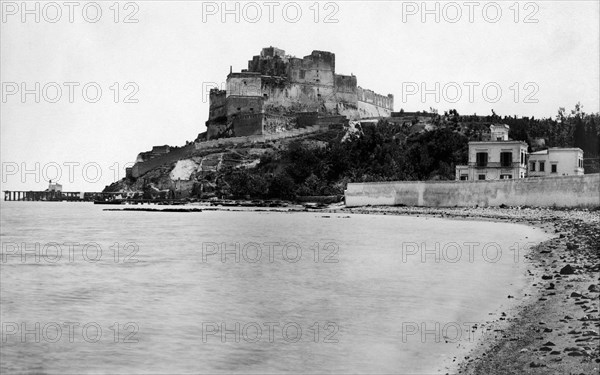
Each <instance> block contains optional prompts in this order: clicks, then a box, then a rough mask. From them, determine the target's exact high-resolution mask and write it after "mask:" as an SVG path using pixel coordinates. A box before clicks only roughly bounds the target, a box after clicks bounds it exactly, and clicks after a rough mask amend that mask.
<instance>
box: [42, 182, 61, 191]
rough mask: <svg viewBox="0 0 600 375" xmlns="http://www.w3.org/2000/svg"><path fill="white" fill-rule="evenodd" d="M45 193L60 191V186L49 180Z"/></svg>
mask: <svg viewBox="0 0 600 375" xmlns="http://www.w3.org/2000/svg"><path fill="white" fill-rule="evenodd" d="M46 191H62V185H61V184H58V183H56V182H52V180H50V181H49V183H48V189H47V190H46Z"/></svg>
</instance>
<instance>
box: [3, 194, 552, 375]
mask: <svg viewBox="0 0 600 375" xmlns="http://www.w3.org/2000/svg"><path fill="white" fill-rule="evenodd" d="M103 208H105V207H102V206H94V205H91V204H85V203H46V202H2V210H1V211H2V213H1V224H2V228H1V239H2V260H1V263H0V268H1V272H0V274H1V276H0V281H1V296H0V303H1V308H0V313H1V318H2V319H1V320H2V344H1V345H2V350H1V354H0V359H1V367H0V370H1V371H0V372H2V373H21V372H24V373H32V372H35V373H61V374H65V373H68V374H81V373H394V374H401V373H432V372H434V373H435V372H437V371H438V370H440V371H443V370H444V367H445V366H446V365H447V364H448V363H450V362H451V360H452V357H453V356H454V355H456V354H457V353H459V351H460V350H464V348H465V347H468V346H469V345H470V344H471V343H472V340H471V339H469V336H468V332H467V330H466V328H465V329H464V330H463V332H459V331H458V330H457V329H456V327H462V326H463V324H464V323H465V322H484V321H486V320H488V319H489V318H490V315H489V313H490V312H495V311H496V312H497V311H498V309H499V308H500V307H501V305H505V304H506V303H508V302H509V301H510V300H507V295H508V294H513V295H514V294H518V293H519V290H520V289H521V288H522V287H523V286H524V283H525V276H524V263H523V262H522V255H523V253H524V251H523V250H522V249H521V251H520V252H519V253H520V255H519V258H517V259H516V260H518V261H517V262H515V252H514V249H515V248H514V247H513V248H512V250H511V249H509V248H510V247H511V246H513V244H514V243H515V242H518V243H520V244H521V247H523V244H525V243H526V242H529V241H530V242H539V241H542V240H544V239H545V238H546V236H545V235H544V234H543V233H541V232H540V231H538V230H535V229H532V228H529V227H526V226H523V225H516V224H506V223H502V224H498V223H489V222H472V221H450V220H443V219H433V218H419V217H399V216H370V215H346V214H320V213H293V214H288V213H267V212H215V211H210V212H209V211H205V212H199V213H157V212H108V211H102V209H103ZM468 242H477V243H479V245H465V243H468ZM51 243H58V244H60V245H61V246H60V248H59V247H57V246H54V245H49V244H51ZM74 243H77V244H78V245H75V244H74ZM221 243H225V247H224V248H223V247H221V248H219V247H218V244H221ZM265 243H278V244H280V245H279V246H277V245H265ZM413 243H416V244H421V243H425V249H426V250H429V251H431V252H432V254H430V255H428V256H427V257H426V259H425V262H423V261H422V259H421V253H420V252H419V249H418V248H415V247H414V246H413V245H412V244H413ZM436 243H439V246H440V253H439V254H440V259H439V262H436V260H435V248H436ZM451 243H455V244H456V245H458V247H457V246H451V245H450V244H451ZM486 243H494V244H498V246H499V247H496V245H491V246H488V248H487V252H486V253H485V254H486V255H487V257H488V261H486V260H485V257H484V256H483V254H482V248H483V246H484V244H486ZM236 244H237V246H239V250H236ZM255 244H260V249H261V250H262V256H261V257H260V258H259V254H260V253H259V252H258V247H257V246H256V245H255ZM285 244H287V247H285V251H284V249H283V245H285ZM36 246H39V248H38V249H36ZM469 246H472V247H471V248H472V249H474V251H473V252H472V256H471V257H469V253H470V251H469V249H470V247H469ZM403 248H404V250H405V251H404V252H403ZM444 248H445V251H444ZM498 248H499V249H501V251H502V253H501V256H499V257H498V260H497V261H495V262H492V260H494V258H496V256H497V249H498ZM316 249H318V250H316ZM459 250H460V251H461V252H462V257H460V259H456V258H457V254H459V253H458V251H459ZM21 253H24V256H25V258H22V254H21ZM413 253H415V254H413ZM36 256H38V258H37V259H36ZM59 256H60V257H59ZM223 256H224V257H225V258H224V259H223V258H222V257H223ZM236 257H237V259H236ZM469 258H471V259H469ZM94 260H97V261H95V262H94ZM223 260H224V261H223ZM436 323H439V328H437V329H436ZM36 324H39V325H36ZM236 324H239V326H236ZM423 324H425V325H424V326H423ZM236 327H239V329H238V333H236ZM284 327H285V332H284V329H283V328H284ZM415 327H416V329H417V330H418V331H415ZM421 328H426V329H428V330H429V331H427V332H425V333H426V334H425V335H422V333H423V332H421ZM222 329H225V331H222ZM403 334H404V335H403ZM444 335H445V336H446V339H444V337H443V336H444ZM448 338H451V340H450V342H446V341H448V340H447V339H448ZM115 341H116V342H115ZM237 341H239V342H237Z"/></svg>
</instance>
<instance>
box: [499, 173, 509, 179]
mask: <svg viewBox="0 0 600 375" xmlns="http://www.w3.org/2000/svg"><path fill="white" fill-rule="evenodd" d="M500 179H501V180H510V179H512V174H501V175H500Z"/></svg>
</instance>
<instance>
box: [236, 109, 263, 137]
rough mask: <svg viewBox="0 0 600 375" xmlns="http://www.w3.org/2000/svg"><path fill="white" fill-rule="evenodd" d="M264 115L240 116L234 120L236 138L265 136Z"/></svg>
mask: <svg viewBox="0 0 600 375" xmlns="http://www.w3.org/2000/svg"><path fill="white" fill-rule="evenodd" d="M262 123H263V115H262V114H261V113H256V114H239V115H236V116H235V117H234V118H233V134H234V136H235V137H246V136H251V135H262V134H263V126H262Z"/></svg>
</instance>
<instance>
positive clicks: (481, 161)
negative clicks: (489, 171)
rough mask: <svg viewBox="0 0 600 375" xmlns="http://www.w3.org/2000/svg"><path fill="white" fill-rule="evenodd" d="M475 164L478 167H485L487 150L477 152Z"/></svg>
mask: <svg viewBox="0 0 600 375" xmlns="http://www.w3.org/2000/svg"><path fill="white" fill-rule="evenodd" d="M476 157H477V166H478V167H486V166H487V162H488V154H487V152H478V153H477V155H476Z"/></svg>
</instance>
